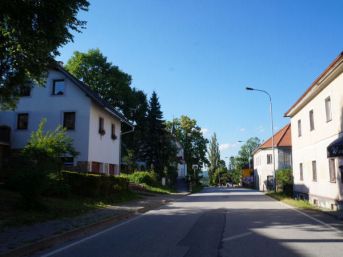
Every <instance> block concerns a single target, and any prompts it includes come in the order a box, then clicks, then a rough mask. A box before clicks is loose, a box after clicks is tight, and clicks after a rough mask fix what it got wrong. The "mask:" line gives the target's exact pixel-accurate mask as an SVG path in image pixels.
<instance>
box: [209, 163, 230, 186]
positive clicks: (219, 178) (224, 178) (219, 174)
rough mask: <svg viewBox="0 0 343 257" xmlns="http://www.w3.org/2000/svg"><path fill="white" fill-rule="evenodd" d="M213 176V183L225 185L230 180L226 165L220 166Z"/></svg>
mask: <svg viewBox="0 0 343 257" xmlns="http://www.w3.org/2000/svg"><path fill="white" fill-rule="evenodd" d="M212 176H213V177H212V179H213V182H212V183H213V185H219V186H220V185H225V184H226V183H227V182H228V181H229V173H228V171H227V169H226V167H218V168H217V169H216V170H215V172H214V173H213V175H212Z"/></svg>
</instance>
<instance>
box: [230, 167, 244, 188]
mask: <svg viewBox="0 0 343 257" xmlns="http://www.w3.org/2000/svg"><path fill="white" fill-rule="evenodd" d="M241 179H242V173H241V171H240V170H237V169H236V170H231V171H230V172H229V181H231V182H232V183H233V184H234V185H238V184H239V183H240V182H241Z"/></svg>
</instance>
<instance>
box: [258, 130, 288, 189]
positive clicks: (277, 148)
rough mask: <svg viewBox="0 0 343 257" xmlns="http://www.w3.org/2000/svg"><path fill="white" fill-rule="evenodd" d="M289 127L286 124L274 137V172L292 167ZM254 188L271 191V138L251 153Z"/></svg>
mask: <svg viewBox="0 0 343 257" xmlns="http://www.w3.org/2000/svg"><path fill="white" fill-rule="evenodd" d="M291 137H292V133H291V125H290V124H288V125H286V126H285V127H283V128H282V129H280V130H279V131H278V132H276V133H275V135H274V154H275V170H276V171H277V170H279V169H288V168H291V167H292V143H291ZM253 161H254V181H255V188H256V189H258V190H260V191H266V190H271V189H273V186H274V167H273V150H272V138H269V139H268V140H267V141H265V142H264V143H263V144H261V145H260V146H259V147H258V148H257V149H256V150H255V151H254V152H253Z"/></svg>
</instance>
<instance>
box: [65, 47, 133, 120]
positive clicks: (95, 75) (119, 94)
mask: <svg viewBox="0 0 343 257" xmlns="http://www.w3.org/2000/svg"><path fill="white" fill-rule="evenodd" d="M65 68H66V69H67V70H68V71H69V72H70V73H71V74H73V75H74V76H75V77H77V78H78V79H80V80H81V81H83V82H85V83H86V84H87V85H89V86H90V87H91V88H92V89H93V90H94V91H95V92H97V93H98V94H99V95H100V96H101V97H102V98H103V99H104V100H106V101H107V102H108V103H109V104H111V105H112V106H113V107H117V108H119V109H120V110H121V111H123V112H124V111H125V112H126V113H125V114H126V115H128V114H129V110H128V109H129V108H130V106H128V102H129V100H128V99H129V98H130V96H131V88H130V84H131V76H130V75H128V74H127V73H125V72H123V71H121V70H120V69H119V68H118V67H117V66H115V65H113V64H112V63H111V62H108V61H107V57H105V56H104V55H103V54H102V53H101V52H100V50H99V49H90V50H88V52H86V53H81V52H78V51H76V52H74V54H73V56H72V57H71V58H70V59H69V60H68V62H67V64H66V65H65ZM128 117H129V116H128Z"/></svg>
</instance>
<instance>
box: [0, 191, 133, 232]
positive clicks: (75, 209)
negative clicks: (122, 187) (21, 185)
mask: <svg viewBox="0 0 343 257" xmlns="http://www.w3.org/2000/svg"><path fill="white" fill-rule="evenodd" d="M137 198H138V196H137V194H135V193H133V192H125V193H121V194H118V195H117V196H116V197H115V198H114V199H94V198H84V197H77V196H70V197H67V198H64V199H62V198H52V197H44V198H42V202H43V203H44V205H45V208H44V209H42V210H39V211H38V210H25V209H23V208H21V204H20V200H21V198H20V195H19V194H18V193H16V192H12V191H9V190H5V189H0V229H1V228H3V227H6V226H20V225H25V224H33V223H37V222H43V221H47V220H52V219H58V218H63V217H72V216H78V215H81V214H84V213H86V212H89V211H91V210H95V209H99V208H104V207H106V206H108V205H111V204H116V203H120V202H125V201H129V200H133V199H137Z"/></svg>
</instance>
